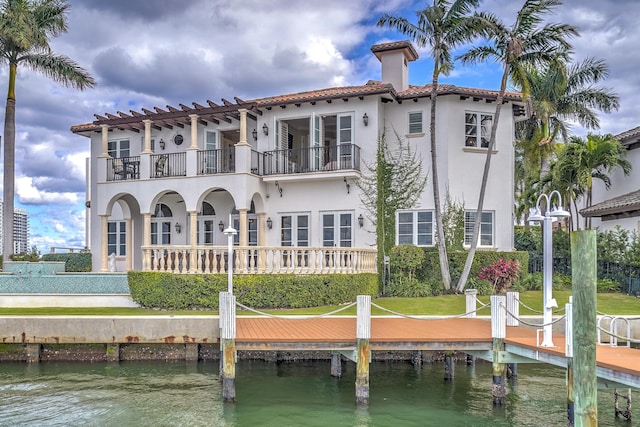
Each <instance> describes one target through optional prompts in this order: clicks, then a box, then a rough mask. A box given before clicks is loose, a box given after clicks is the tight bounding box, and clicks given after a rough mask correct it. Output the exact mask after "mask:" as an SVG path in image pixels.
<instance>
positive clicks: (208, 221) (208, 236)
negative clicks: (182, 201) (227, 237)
mask: <svg viewBox="0 0 640 427" xmlns="http://www.w3.org/2000/svg"><path fill="white" fill-rule="evenodd" d="M215 214H216V210H215V209H214V208H213V206H212V205H211V203H209V202H205V201H203V202H202V206H201V207H200V212H198V234H197V235H198V244H199V245H212V244H214V243H215V220H214V219H215V218H214V217H215Z"/></svg>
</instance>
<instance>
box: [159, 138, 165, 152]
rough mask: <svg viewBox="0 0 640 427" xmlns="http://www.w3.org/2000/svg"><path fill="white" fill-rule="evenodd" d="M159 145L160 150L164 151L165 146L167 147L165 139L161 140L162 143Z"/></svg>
mask: <svg viewBox="0 0 640 427" xmlns="http://www.w3.org/2000/svg"><path fill="white" fill-rule="evenodd" d="M159 144H160V149H161V150H164V146H165V143H164V139H162V138H160V143H159Z"/></svg>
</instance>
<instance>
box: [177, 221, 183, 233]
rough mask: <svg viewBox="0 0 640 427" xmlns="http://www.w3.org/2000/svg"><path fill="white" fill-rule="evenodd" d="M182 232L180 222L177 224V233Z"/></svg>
mask: <svg viewBox="0 0 640 427" xmlns="http://www.w3.org/2000/svg"><path fill="white" fill-rule="evenodd" d="M181 232H182V225H180V223H179V222H176V233H178V234H180V233H181Z"/></svg>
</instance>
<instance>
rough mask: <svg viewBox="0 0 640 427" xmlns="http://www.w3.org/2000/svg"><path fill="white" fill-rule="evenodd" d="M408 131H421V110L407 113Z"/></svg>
mask: <svg viewBox="0 0 640 427" xmlns="http://www.w3.org/2000/svg"><path fill="white" fill-rule="evenodd" d="M409 133H410V134H411V133H422V111H414V112H412V113H409Z"/></svg>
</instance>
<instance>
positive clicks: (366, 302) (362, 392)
mask: <svg viewBox="0 0 640 427" xmlns="http://www.w3.org/2000/svg"><path fill="white" fill-rule="evenodd" d="M357 307H358V313H357V321H356V341H357V350H356V351H357V360H356V403H357V404H359V405H366V404H368V403H369V362H370V361H371V347H370V346H369V339H370V338H371V296H370V295H358V298H357Z"/></svg>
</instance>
